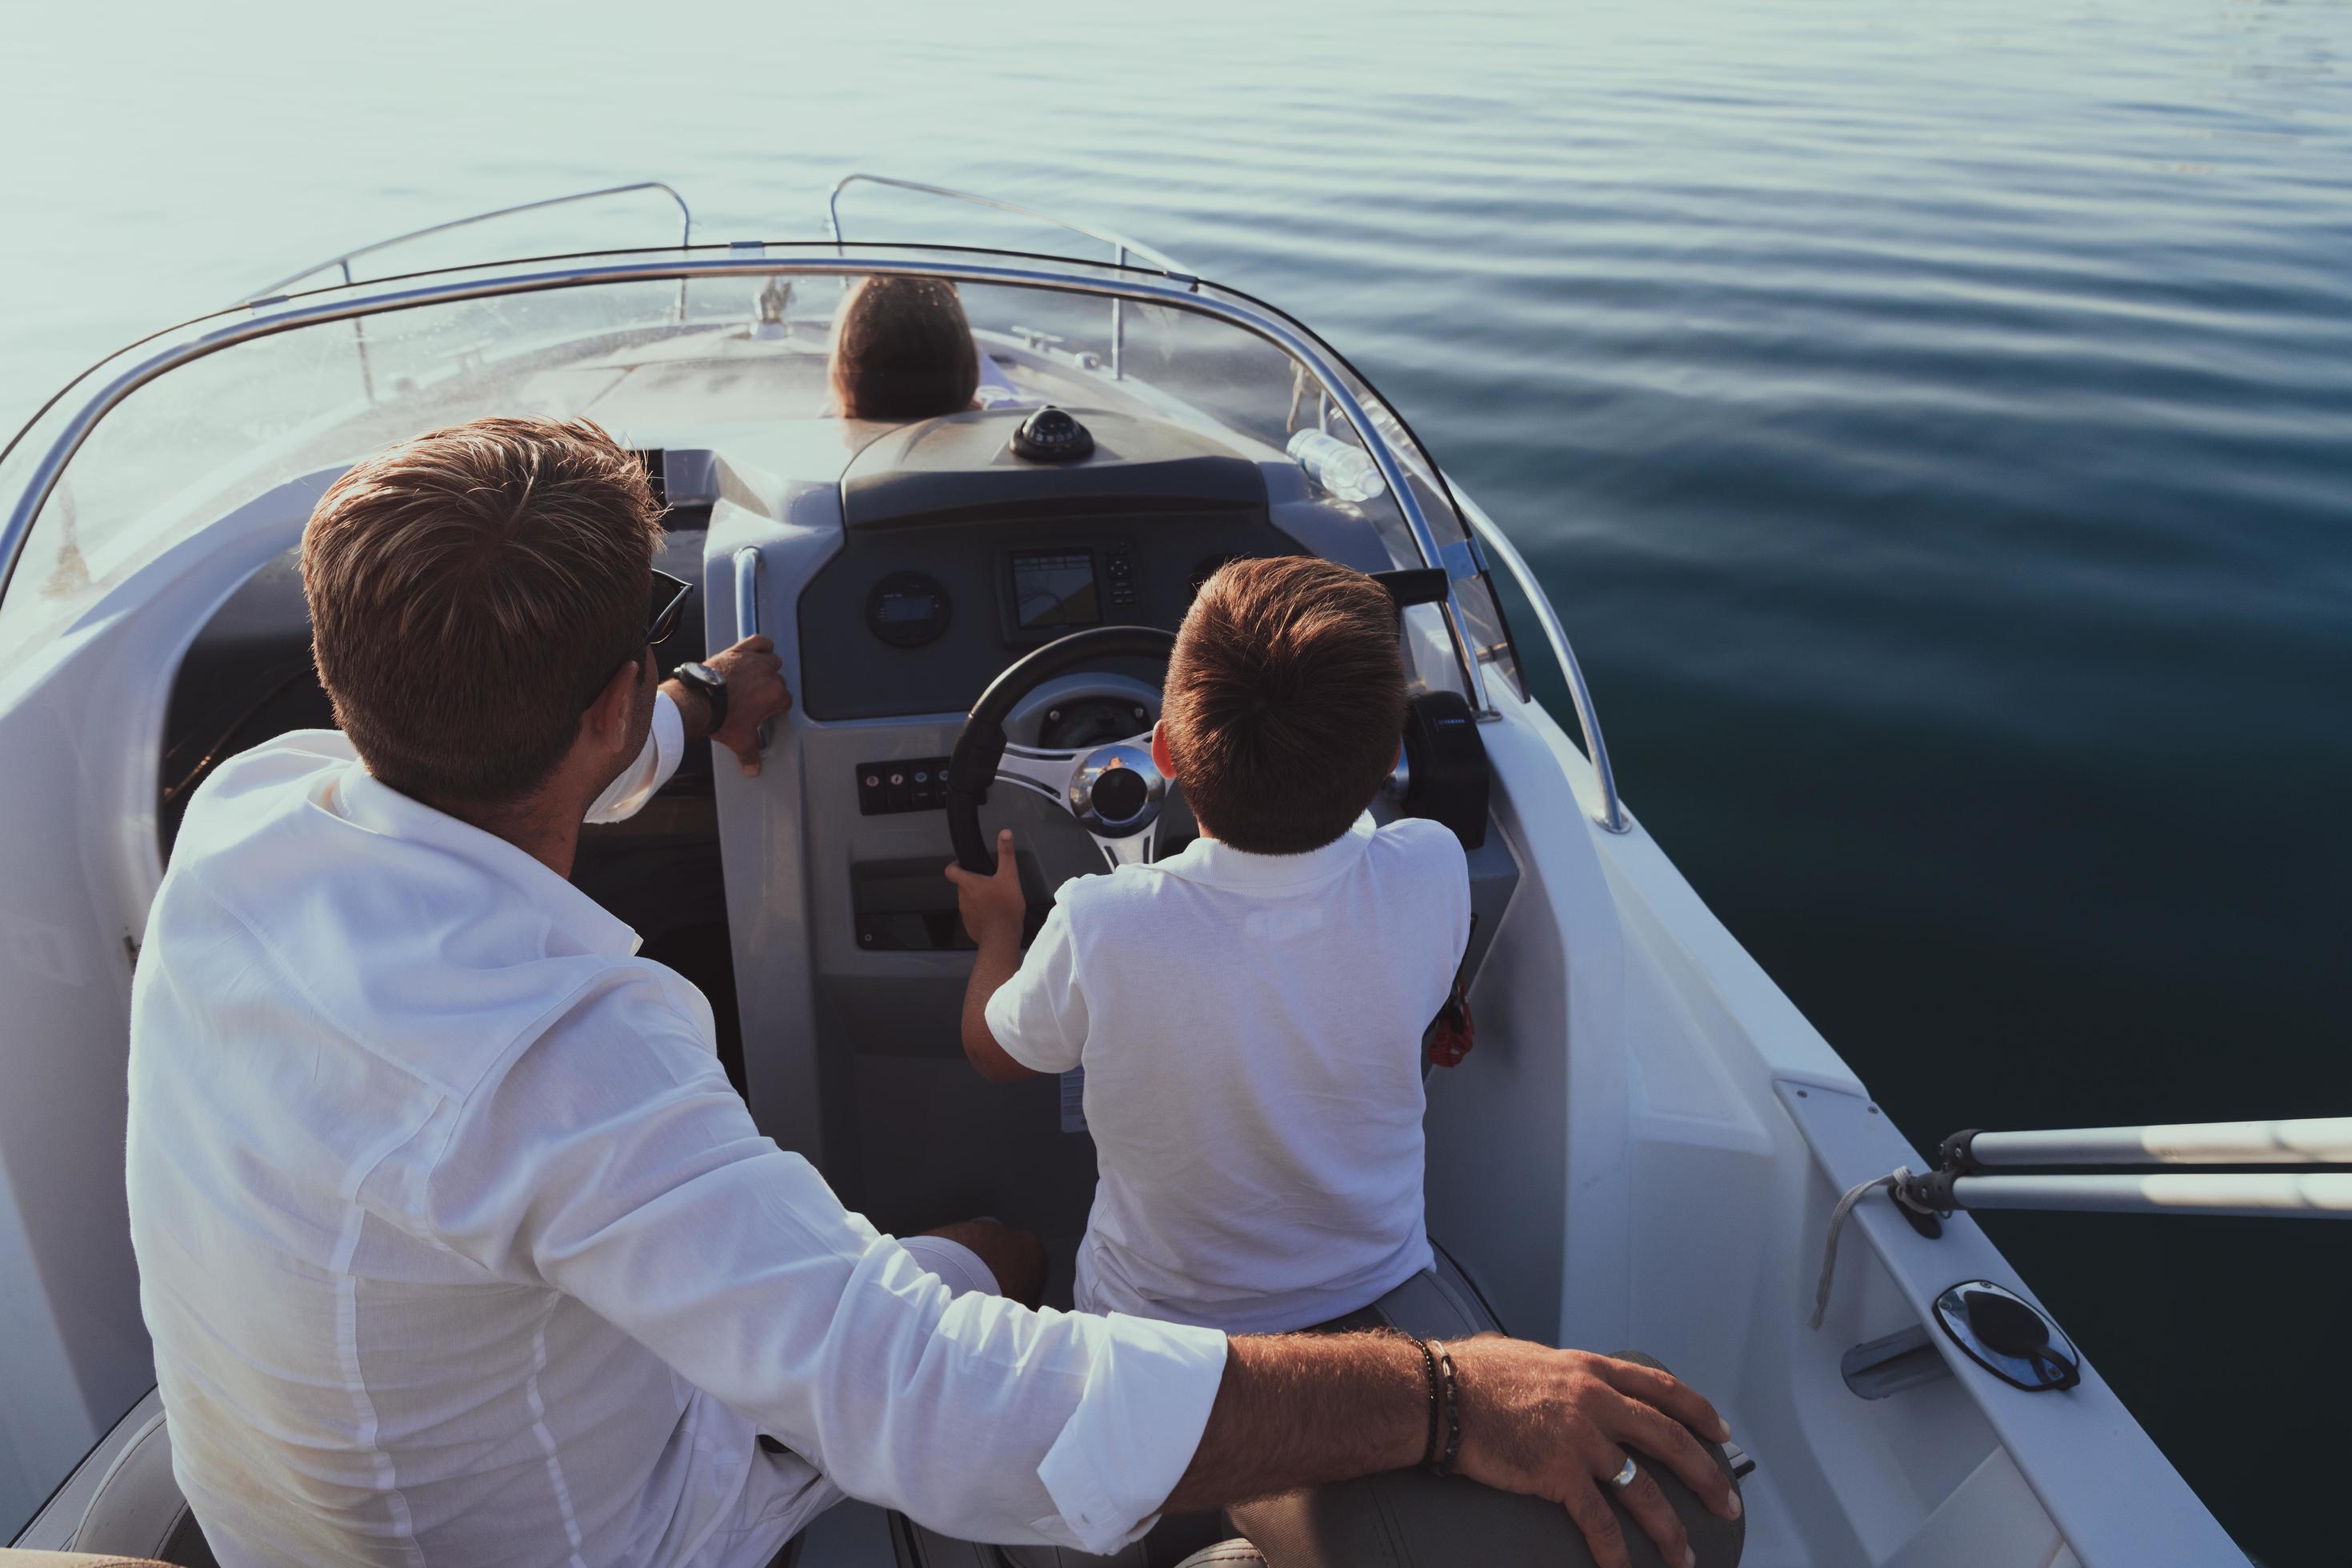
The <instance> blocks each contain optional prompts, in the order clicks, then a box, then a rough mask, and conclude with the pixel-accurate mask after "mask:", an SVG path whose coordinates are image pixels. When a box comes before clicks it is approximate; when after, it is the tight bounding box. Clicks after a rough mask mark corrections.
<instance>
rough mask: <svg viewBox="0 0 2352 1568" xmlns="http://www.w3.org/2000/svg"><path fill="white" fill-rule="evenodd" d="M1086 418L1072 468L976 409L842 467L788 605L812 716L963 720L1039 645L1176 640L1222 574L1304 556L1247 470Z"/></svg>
mask: <svg viewBox="0 0 2352 1568" xmlns="http://www.w3.org/2000/svg"><path fill="white" fill-rule="evenodd" d="M1086 418H1087V424H1088V426H1089V428H1090V430H1091V432H1092V434H1093V436H1094V437H1095V447H1094V451H1093V453H1092V455H1091V456H1090V457H1089V458H1087V461H1086V462H1085V463H1084V464H1083V465H1071V466H1066V467H1056V466H1048V465H1043V464H1034V463H1029V462H1023V461H1020V460H1018V459H1014V458H1008V456H1007V453H1008V442H1007V431H1008V429H1009V428H1010V416H1003V415H996V416H992V415H987V414H973V415H963V416H953V417H951V418H949V419H945V420H938V421H933V422H931V423H929V424H927V425H922V426H912V427H910V428H908V430H905V431H902V432H898V433H894V434H893V435H892V436H890V437H885V438H884V439H882V440H880V441H877V442H876V443H875V444H874V445H873V446H871V447H867V448H866V449H865V450H864V451H862V452H860V453H859V454H858V455H857V458H856V460H855V461H854V462H853V463H852V464H851V465H850V468H849V470H848V472H847V473H846V474H845V477H844V479H843V482H842V489H841V497H842V501H841V505H842V537H841V547H840V550H839V552H837V553H836V554H835V555H834V556H833V557H832V558H831V559H830V560H828V561H826V562H825V563H824V564H823V565H822V566H820V567H819V568H818V569H817V570H816V571H815V572H814V574H811V575H810V576H809V577H808V579H807V581H806V582H805V584H804V585H803V587H802V590H801V592H800V595H799V599H798V603H797V607H796V616H797V619H798V631H799V635H800V644H801V649H802V679H803V683H804V686H805V689H804V690H803V692H802V693H801V700H802V702H803V705H804V706H805V709H806V710H807V713H808V715H809V717H811V718H812V719H819V720H856V719H887V718H898V717H904V716H908V715H913V714H922V713H945V712H956V711H960V710H963V709H966V708H969V707H970V706H971V703H972V701H973V700H974V699H976V698H977V697H978V696H979V695H980V693H981V691H982V689H983V688H985V687H986V686H987V684H988V682H989V681H990V680H991V679H994V677H995V676H996V674H997V672H998V671H1000V670H1001V669H1003V668H1004V667H1005V666H1006V665H1007V664H1009V663H1011V662H1012V661H1013V659H1014V658H1018V657H1020V656H1021V655H1022V654H1024V653H1025V652H1027V651H1028V650H1029V649H1031V648H1033V647H1037V646H1039V645H1040V644H1043V643H1045V642H1048V641H1051V640H1052V639H1053V638H1055V637H1059V636H1061V635H1063V634H1064V633H1066V632H1071V631H1076V630H1080V629H1083V628H1085V627H1087V626H1107V625H1129V626H1160V627H1163V628H1166V629H1169V630H1173V629H1174V628H1175V627H1176V626H1177V624H1178V623H1179V622H1181V620H1182V619H1183V617H1184V612H1185V610H1186V609H1187V608H1189V607H1190V605H1191V604H1192V595H1193V593H1194V592H1195V591H1196V590H1197V589H1198V587H1199V586H1200V584H1201V582H1202V580H1203V579H1205V578H1206V577H1207V576H1208V574H1210V573H1212V572H1213V571H1215V570H1216V568H1217V567H1219V566H1221V565H1223V563H1225V562H1227V561H1229V560H1232V559H1234V557H1236V556H1242V555H1287V554H1297V553H1301V552H1305V550H1306V547H1305V546H1304V545H1303V544H1302V543H1301V542H1299V541H1298V540H1297V539H1296V538H1294V537H1293V536H1291V535H1290V534H1289V533H1287V532H1286V531H1283V530H1282V529H1280V528H1278V527H1276V525H1275V523H1274V521H1273V519H1272V517H1271V514H1270V510H1269V500H1268V492H1267V483H1266V479H1265V475H1264V473H1263V472H1262V471H1261V469H1260V468H1259V466H1258V465H1257V464H1256V463H1255V462H1252V461H1250V460H1248V459H1247V458H1242V457H1239V456H1237V455H1235V454H1234V453H1232V452H1230V451H1226V450H1223V449H1221V448H1219V447H1214V446H1213V445H1212V444H1211V443H1209V442H1208V441H1206V440H1205V439H1204V438H1202V437H1199V436H1196V435H1194V434H1192V432H1190V431H1188V430H1186V429H1184V428H1182V427H1181V426H1173V425H1168V424H1164V423H1160V422H1156V421H1150V420H1145V419H1140V418H1137V417H1133V416H1120V415H1115V414H1110V413H1103V412H1096V411H1088V412H1087V416H1086ZM1136 673H1137V674H1139V675H1152V674H1154V673H1155V672H1152V671H1150V670H1149V669H1148V668H1145V667H1144V666H1142V665H1141V664H1139V665H1138V666H1137V668H1136ZM1122 732H1123V733H1131V732H1132V731H1131V730H1129V731H1122ZM1046 743H1048V744H1055V743H1076V742H1046Z"/></svg>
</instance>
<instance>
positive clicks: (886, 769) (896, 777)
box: [857, 757, 948, 816]
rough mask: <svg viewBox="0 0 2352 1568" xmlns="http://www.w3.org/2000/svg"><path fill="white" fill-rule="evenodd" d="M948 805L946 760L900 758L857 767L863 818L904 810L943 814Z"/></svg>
mask: <svg viewBox="0 0 2352 1568" xmlns="http://www.w3.org/2000/svg"><path fill="white" fill-rule="evenodd" d="M947 804H948V760H947V759H946V758H945V757H900V758H898V759H897V760H896V761H894V762H887V763H858V764H857V810H858V814H859V815H860V816H892V815H894V814H896V813H898V812H902V811H940V810H942V809H944V808H945V807H946V805H947Z"/></svg>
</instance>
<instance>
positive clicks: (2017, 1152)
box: [1958, 1116, 2352, 1165]
mask: <svg viewBox="0 0 2352 1568" xmlns="http://www.w3.org/2000/svg"><path fill="white" fill-rule="evenodd" d="M1958 1152H1960V1154H1961V1155H1962V1157H1963V1159H1964V1160H1965V1161H1966V1163H1969V1164H1972V1165H2352V1116H2318V1117H2310V1118H2306V1119H2304V1120H2301V1121H2188V1122H2179V1123H2173V1124H2169V1125H2157V1126H2148V1127H2066V1128H2057V1129H2053V1130H2052V1131H2046V1132H1978V1133H1974V1134H1971V1135H1970V1136H1969V1137H1968V1139H1967V1140H1966V1142H1965V1143H1964V1145H1963V1146H1962V1148H1961V1149H1960V1150H1959V1151H1958Z"/></svg>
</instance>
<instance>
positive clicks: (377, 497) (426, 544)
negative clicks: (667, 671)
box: [302, 419, 661, 804]
mask: <svg viewBox="0 0 2352 1568" xmlns="http://www.w3.org/2000/svg"><path fill="white" fill-rule="evenodd" d="M660 516H661V508H660V506H659V504H658V503H657V502H656V500H654V496H653V490H652V487H651V486H650V485H649V484H648V483H647V482H646V470H645V465H644V464H643V463H642V462H641V461H640V460H639V459H638V458H636V457H635V455H634V454H632V453H630V452H628V451H625V450H624V449H623V448H622V447H620V446H619V445H617V444H616V443H615V442H614V440H613V438H612V437H610V436H607V435H606V434H604V431H603V430H602V429H600V428H598V427H597V426H595V425H593V424H592V423H590V422H589V421H587V420H585V419H581V420H574V421H572V422H571V423H568V424H567V423H562V422H559V421H556V420H551V419H477V420H475V421H474V422H473V423H471V424H469V425H457V426H450V427H449V428H447V429H446V430H435V431H431V432H429V433H427V434H425V435H423V436H419V437H416V438H415V439H414V440H410V441H404V442H403V443H401V444H400V445H399V446H397V447H393V448H392V449H391V450H390V451H387V452H384V453H383V454H381V455H379V456H377V457H374V458H369V459H368V460H367V461H365V462H363V463H361V464H360V465H359V466H358V467H356V468H352V470H351V471H350V472H349V473H347V474H345V475H344V476H343V477H342V478H341V479H338V480H336V481H335V483H334V485H333V486H332V487H331V489H329V490H328V491H327V493H326V494H325V495H324V496H322V497H320V500H319V505H318V507H317V509H316V510H313V511H312V512H311V514H310V526H309V527H308V528H307V529H306V530H304V531H303V534H302V589H303V592H304V594H305V595H306V596H307V597H308V598H309V600H310V650H311V657H312V658H313V659H314V660H315V661H316V662H317V664H318V667H319V681H320V684H321V685H322V686H324V687H325V688H326V689H327V695H328V696H329V697H330V698H331V699H332V700H333V702H334V705H335V721H336V722H337V723H339V724H341V726H342V727H343V731H344V732H345V733H346V734H348V735H349V736H350V737H351V740H352V745H353V746H354V747H356V748H357V749H358V751H359V753H360V755H361V757H362V759H364V760H365V761H366V763H367V765H368V770H369V771H370V772H371V773H373V774H375V776H376V777H378V778H380V779H382V780H383V782H384V783H386V784H391V785H392V786H393V787H394V788H395V789H398V790H401V791H402V792H404V793H405V794H408V795H416V796H419V797H421V798H424V799H428V800H443V799H447V800H457V801H467V802H473V803H478V804H496V803H500V802H505V801H511V800H515V799H519V798H520V797H521V796H523V795H528V794H530V792H531V790H533V789H535V788H536V787H538V785H539V784H541V783H542V782H543V781H544V780H545V779H546V778H547V775H548V774H549V773H551V772H552V771H553V770H554V768H555V765H556V763H559V762H560V761H562V757H563V754H564V752H567V751H569V750H570V749H571V746H572V741H573V739H574V738H575V737H576V736H577V735H578V733H579V728H580V715H581V713H582V712H583V710H585V709H586V708H587V707H588V705H589V704H590V703H591V702H593V701H594V700H595V699H596V696H597V694H598V693H599V692H601V691H602V690H603V689H604V685H605V683H606V682H607V681H609V680H610V679H612V678H613V674H614V671H615V670H617V669H619V668H620V667H621V666H622V665H624V664H626V663H628V662H630V661H631V660H634V659H641V658H645V656H646V604H647V598H648V595H649V594H650V592H651V588H652V568H653V557H654V552H655V551H656V549H657V548H658V547H659V545H660V542H661V523H660V521H659V519H660Z"/></svg>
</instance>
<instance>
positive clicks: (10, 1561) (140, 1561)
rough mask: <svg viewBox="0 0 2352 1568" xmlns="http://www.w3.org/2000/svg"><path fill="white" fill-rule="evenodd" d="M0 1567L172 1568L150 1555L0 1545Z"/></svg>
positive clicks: (170, 1565)
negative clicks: (40, 1550) (109, 1553)
mask: <svg viewBox="0 0 2352 1568" xmlns="http://www.w3.org/2000/svg"><path fill="white" fill-rule="evenodd" d="M0 1568H172V1564H170V1563H159V1562H157V1561H156V1560H155V1559H154V1558H152V1557H106V1556H99V1555H93V1554H92V1553H90V1552H23V1551H19V1550H18V1549H17V1548H16V1547H13V1546H0Z"/></svg>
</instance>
